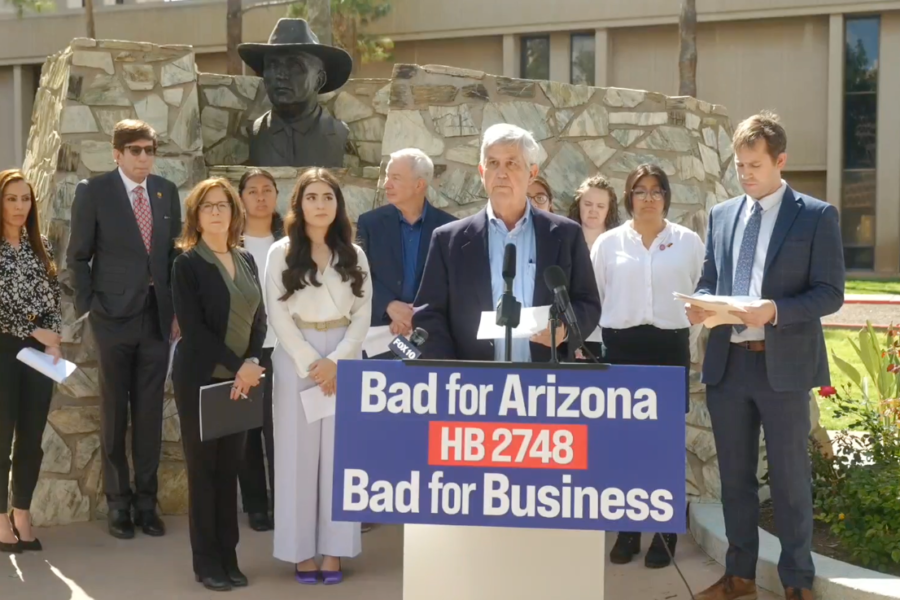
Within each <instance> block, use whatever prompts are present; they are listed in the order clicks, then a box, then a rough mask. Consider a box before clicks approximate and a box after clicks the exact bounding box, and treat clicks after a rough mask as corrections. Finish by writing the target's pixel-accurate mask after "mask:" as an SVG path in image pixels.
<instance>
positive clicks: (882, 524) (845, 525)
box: [811, 323, 900, 572]
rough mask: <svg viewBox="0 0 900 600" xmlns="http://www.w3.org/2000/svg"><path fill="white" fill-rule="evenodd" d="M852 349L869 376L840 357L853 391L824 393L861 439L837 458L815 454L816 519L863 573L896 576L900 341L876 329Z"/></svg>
mask: <svg viewBox="0 0 900 600" xmlns="http://www.w3.org/2000/svg"><path fill="white" fill-rule="evenodd" d="M851 344H852V345H853V348H854V350H855V351H856V353H857V354H858V355H859V358H860V361H861V362H862V364H863V365H864V366H865V369H866V372H867V374H866V375H865V376H864V375H862V374H860V373H859V372H858V371H857V370H856V369H855V368H854V367H853V366H852V365H850V364H849V363H847V362H846V361H844V360H841V359H840V357H838V356H834V360H835V364H836V365H837V366H838V368H840V369H841V370H842V371H843V372H844V373H845V374H846V375H847V377H848V378H849V379H850V380H851V381H852V382H853V385H852V386H847V387H846V388H845V389H844V390H835V389H834V388H822V389H820V390H819V394H820V395H822V396H835V398H836V399H835V405H836V407H837V409H836V410H835V413H834V414H835V416H836V417H843V416H849V417H851V423H850V429H851V430H855V431H841V432H839V433H838V434H837V435H836V437H835V439H834V446H835V456H834V457H831V458H829V457H824V456H822V455H821V454H820V453H819V452H818V451H813V452H812V453H811V455H812V461H813V493H814V502H815V507H816V509H817V511H816V512H817V514H816V518H817V519H819V520H820V521H823V522H825V523H828V524H829V526H830V527H831V531H832V533H834V534H835V535H836V536H838V537H839V538H840V540H841V541H842V545H843V546H844V548H845V549H846V550H849V551H850V552H851V554H852V556H853V557H854V558H855V559H857V560H859V561H860V562H861V563H862V564H863V565H865V566H868V567H871V568H874V569H879V570H882V571H892V572H895V571H897V569H898V568H900V400H898V396H900V393H898V391H900V390H898V386H900V379H898V373H900V356H898V350H900V341H898V336H897V331H896V330H895V329H894V328H893V327H890V328H889V329H888V331H887V332H886V333H885V334H878V333H877V332H876V331H875V330H874V328H873V327H872V325H871V323H868V324H867V326H866V327H865V328H864V329H862V330H861V331H860V332H859V342H858V344H855V343H852V341H851Z"/></svg>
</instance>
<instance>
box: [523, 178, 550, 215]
mask: <svg viewBox="0 0 900 600" xmlns="http://www.w3.org/2000/svg"><path fill="white" fill-rule="evenodd" d="M525 195H526V196H528V201H529V202H531V206H533V207H534V208H536V209H538V210H543V211H547V212H551V213H552V212H553V191H552V190H551V189H550V184H549V183H547V180H546V179H544V178H543V177H541V176H540V175H538V176H537V177H535V178H534V179H532V180H531V183H530V184H529V185H528V188H527V189H526V190H525Z"/></svg>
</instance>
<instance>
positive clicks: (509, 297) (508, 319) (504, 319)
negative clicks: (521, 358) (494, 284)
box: [497, 279, 522, 362]
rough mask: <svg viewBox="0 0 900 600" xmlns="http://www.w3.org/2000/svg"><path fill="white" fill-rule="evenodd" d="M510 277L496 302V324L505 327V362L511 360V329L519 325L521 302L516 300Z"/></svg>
mask: <svg viewBox="0 0 900 600" xmlns="http://www.w3.org/2000/svg"><path fill="white" fill-rule="evenodd" d="M512 283H513V282H512V279H510V280H507V281H506V286H505V288H506V289H505V290H504V291H503V295H502V296H500V301H499V302H498V303H497V325H498V326H500V327H505V328H506V348H505V350H506V362H512V331H513V329H515V328H516V327H518V326H519V319H520V318H521V316H522V303H521V302H519V301H518V300H516V296H515V294H513V290H512V287H513V285H512Z"/></svg>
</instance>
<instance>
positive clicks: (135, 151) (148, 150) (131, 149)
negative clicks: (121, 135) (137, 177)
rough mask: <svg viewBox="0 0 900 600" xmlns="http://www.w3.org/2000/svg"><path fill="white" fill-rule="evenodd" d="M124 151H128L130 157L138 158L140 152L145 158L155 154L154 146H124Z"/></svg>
mask: <svg viewBox="0 0 900 600" xmlns="http://www.w3.org/2000/svg"><path fill="white" fill-rule="evenodd" d="M125 149H126V150H128V153H129V154H131V155H132V156H140V155H141V152H143V153H144V154H146V155H147V156H153V155H154V154H156V148H155V147H154V146H125Z"/></svg>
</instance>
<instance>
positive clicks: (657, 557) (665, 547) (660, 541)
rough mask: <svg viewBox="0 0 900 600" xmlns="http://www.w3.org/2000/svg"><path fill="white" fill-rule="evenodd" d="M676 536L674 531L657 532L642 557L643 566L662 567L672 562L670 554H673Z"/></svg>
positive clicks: (676, 541)
mask: <svg viewBox="0 0 900 600" xmlns="http://www.w3.org/2000/svg"><path fill="white" fill-rule="evenodd" d="M677 543H678V536H677V535H675V534H674V533H657V534H656V535H654V536H653V542H652V543H651V544H650V549H649V550H648V551H647V556H645V557H644V566H645V567H647V568H648V569H663V568H665V567H668V566H669V565H670V564H672V559H671V556H675V545H676V544H677Z"/></svg>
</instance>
